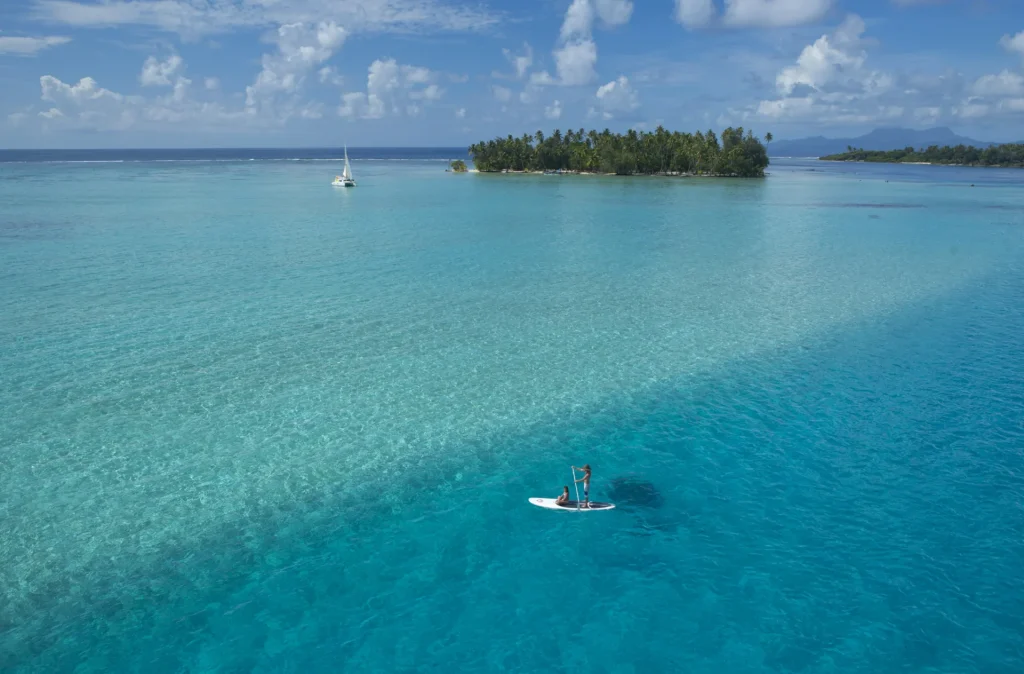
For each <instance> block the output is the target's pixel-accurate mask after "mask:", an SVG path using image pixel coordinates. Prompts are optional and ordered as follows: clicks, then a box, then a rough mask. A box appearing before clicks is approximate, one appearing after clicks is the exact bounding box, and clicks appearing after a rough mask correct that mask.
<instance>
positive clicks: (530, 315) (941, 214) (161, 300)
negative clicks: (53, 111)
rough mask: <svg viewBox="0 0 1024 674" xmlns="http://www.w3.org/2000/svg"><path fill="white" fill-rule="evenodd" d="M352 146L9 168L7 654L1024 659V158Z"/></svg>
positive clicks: (673, 665) (189, 667) (202, 667)
mask: <svg viewBox="0 0 1024 674" xmlns="http://www.w3.org/2000/svg"><path fill="white" fill-rule="evenodd" d="M352 154H354V153H353V151H352V150H351V149H350V155H352ZM441 158H445V157H441ZM334 168H335V167H334V166H333V165H330V164H328V165H323V164H318V163H315V162H274V161H270V162H260V161H256V162H251V163H250V162H195V163H193V162H183V163H174V162H169V163H163V162H149V161H142V162H134V163H125V164H117V163H114V164H106V163H105V164H85V165H78V164H76V165H74V168H73V169H71V170H72V171H73V175H74V176H75V179H74V180H72V181H68V180H67V176H68V171H69V169H68V165H67V164H60V165H50V164H38V163H34V164H10V165H5V166H0V203H3V204H5V207H4V208H3V209H2V210H0V283H2V284H3V288H4V291H5V292H4V293H3V294H2V295H0V371H2V372H3V374H4V381H5V386H4V387H3V389H2V390H0V405H2V409H3V410H4V412H5V414H4V416H3V418H2V420H0V448H2V449H0V452H2V453H0V461H2V463H0V467H2V471H0V522H2V524H0V669H2V670H4V671H12V672H53V671H75V672H99V671H103V672H111V671H117V672H121V671H144V672H180V671H189V672H291V671H302V672H307V673H308V672H320V671H324V672H336V671H345V672H422V671H443V672H459V671H465V672H480V671H494V672H501V671H508V672H545V673H550V672H580V671H586V672H590V673H593V674H597V673H604V672H608V673H613V672H614V673H619V672H641V671H643V672H669V671H686V672H715V673H718V672H778V673H782V672H804V673H815V674H816V673H824V672H855V673H859V672H864V673H867V672H871V673H879V672H882V673H887V672H929V673H935V672H941V673H947V672H948V673H950V674H952V673H961V672H978V673H985V674H989V673H1002V672H1007V673H1011V672H1019V671H1022V670H1024V628H1022V626H1024V576H1022V574H1021V569H1024V415H1022V414H1021V409H1022V407H1024V371H1022V370H1024V366H1022V365H1021V363H1024V337H1022V335H1024V304H1022V302H1021V300H1022V298H1024V194H1022V193H1021V192H1020V190H1019V189H1018V188H1017V187H1016V184H1015V180H1017V178H1016V176H1018V175H1020V174H1018V173H1016V172H1014V171H998V170H992V171H990V170H980V169H946V168H939V167H904V166H899V167H884V166H877V165H845V164H842V165H841V164H828V165H824V164H821V163H812V162H803V161H790V162H785V161H781V162H776V163H775V164H774V165H773V168H772V174H773V175H771V176H770V177H769V178H768V179H766V180H764V181H730V180H704V179H694V180H673V179H617V178H607V179H606V178H597V177H583V176H579V177H573V176H567V177H558V176H488V175H474V174H470V175H454V174H448V173H445V172H444V171H443V168H442V167H441V166H439V165H438V164H437V163H436V162H415V161H414V162H395V163H391V162H372V161H363V160H356V161H354V162H353V169H354V172H355V174H356V178H357V180H358V181H359V187H357V188H355V189H353V190H335V189H332V188H331V187H330V186H329V181H330V178H331V177H332V175H333V172H334ZM812 169H813V170H812ZM972 184H973V185H974V187H971V185H972ZM56 195H59V198H56ZM584 462H589V463H590V464H591V465H592V466H593V467H594V487H593V494H592V496H593V497H594V498H596V499H600V500H614V501H616V503H617V504H618V508H617V509H616V510H614V511H611V512H599V513H587V514H575V513H561V512H551V511H545V510H541V509H538V508H533V507H531V506H530V505H529V504H528V503H527V498H529V497H531V496H554V495H556V494H557V493H558V492H559V491H560V490H561V487H562V485H563V484H567V483H568V479H569V477H570V475H569V465H570V464H575V465H580V464H582V463H584Z"/></svg>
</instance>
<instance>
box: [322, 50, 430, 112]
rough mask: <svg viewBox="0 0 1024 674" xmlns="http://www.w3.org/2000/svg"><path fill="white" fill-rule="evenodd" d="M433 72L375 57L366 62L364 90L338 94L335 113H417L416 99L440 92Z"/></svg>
mask: <svg viewBox="0 0 1024 674" xmlns="http://www.w3.org/2000/svg"><path fill="white" fill-rule="evenodd" d="M436 79H437V73H434V72H433V71H431V70H429V69H428V68H423V67H419V66H411V65H402V64H400V63H398V62H397V61H396V60H395V59H377V60H376V61H374V62H373V63H371V64H370V67H369V69H368V71H367V76H366V91H365V92H361V91H357V92H349V93H346V94H343V95H342V97H341V105H340V106H339V107H338V114H339V115H340V116H342V117H347V118H350V119H351V118H356V117H361V118H363V119H379V118H381V117H384V116H385V115H387V114H388V112H389V111H390V112H391V113H392V114H396V115H398V114H401V113H402V111H403V109H404V111H405V114H407V115H409V116H414V115H417V114H419V112H420V105H419V104H415V103H411V101H419V102H421V103H423V104H427V103H430V102H433V101H436V100H438V99H440V98H441V96H442V95H443V94H444V90H443V89H442V88H441V87H440V86H438V85H437V83H436V82H435V80H436Z"/></svg>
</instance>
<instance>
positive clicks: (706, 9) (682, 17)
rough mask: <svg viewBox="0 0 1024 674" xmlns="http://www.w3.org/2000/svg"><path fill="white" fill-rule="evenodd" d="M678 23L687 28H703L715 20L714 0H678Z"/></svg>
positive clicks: (676, 15) (676, 16)
mask: <svg viewBox="0 0 1024 674" xmlns="http://www.w3.org/2000/svg"><path fill="white" fill-rule="evenodd" d="M675 18H676V21H678V22H679V23H681V24H683V25H684V26H686V27H687V28H701V27H703V26H706V25H708V24H709V23H711V20H712V19H714V18H715V5H714V2H713V1H712V0H676V14H675Z"/></svg>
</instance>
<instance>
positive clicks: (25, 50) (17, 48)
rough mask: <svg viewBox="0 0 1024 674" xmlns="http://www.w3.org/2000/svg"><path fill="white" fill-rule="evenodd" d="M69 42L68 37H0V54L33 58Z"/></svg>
mask: <svg viewBox="0 0 1024 674" xmlns="http://www.w3.org/2000/svg"><path fill="white" fill-rule="evenodd" d="M68 42H71V38H69V37H61V36H48V37H16V36H6V37H5V36H0V54H18V55H19V56H35V55H36V54H38V53H39V52H41V51H42V50H44V49H49V48H50V47H57V46H59V45H62V44H67V43H68Z"/></svg>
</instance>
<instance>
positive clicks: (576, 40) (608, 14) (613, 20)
mask: <svg viewBox="0 0 1024 674" xmlns="http://www.w3.org/2000/svg"><path fill="white" fill-rule="evenodd" d="M632 13H633V3H632V2H629V1H626V0H573V2H572V4H571V5H569V9H568V10H566V12H565V18H564V19H563V21H562V28H561V31H559V42H560V45H559V47H558V48H556V49H555V51H554V52H553V56H554V57H555V73H556V76H554V77H553V76H552V75H551V74H550V73H548V72H547V71H543V72H539V73H534V74H533V75H532V76H531V77H530V82H531V83H533V84H535V85H538V86H544V85H552V84H561V85H565V86H581V85H584V84H590V83H591V82H593V81H594V80H595V79H596V78H597V72H596V70H595V66H596V65H597V43H596V42H594V38H593V36H592V30H593V27H594V19H595V17H598V18H600V19H601V21H603V22H604V23H605V24H608V25H622V24H625V23H627V22H628V21H629V19H630V16H632Z"/></svg>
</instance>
